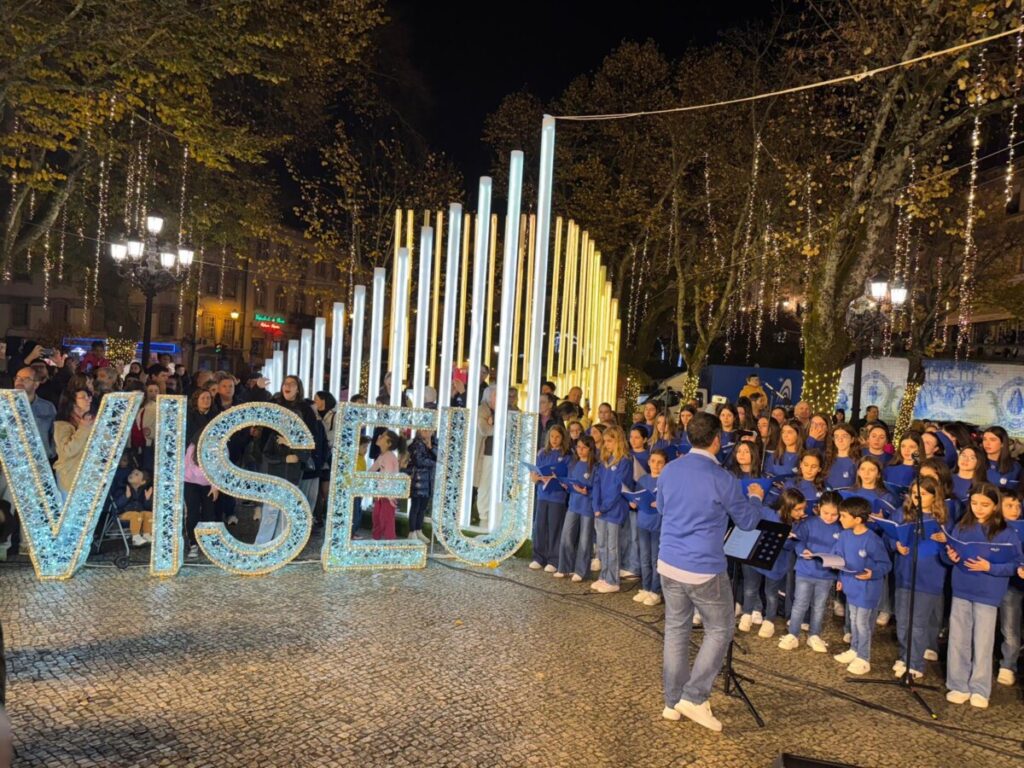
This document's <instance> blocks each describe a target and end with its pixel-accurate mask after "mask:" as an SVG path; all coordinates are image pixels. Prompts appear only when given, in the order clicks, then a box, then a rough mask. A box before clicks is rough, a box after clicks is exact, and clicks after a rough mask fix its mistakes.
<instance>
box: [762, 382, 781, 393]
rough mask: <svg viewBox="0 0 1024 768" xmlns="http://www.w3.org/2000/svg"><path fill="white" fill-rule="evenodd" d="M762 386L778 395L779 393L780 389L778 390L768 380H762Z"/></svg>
mask: <svg viewBox="0 0 1024 768" xmlns="http://www.w3.org/2000/svg"><path fill="white" fill-rule="evenodd" d="M761 386H762V387H764V388H765V389H767V390H768V391H769V392H774V393H775V394H776V395H778V394H779V390H777V389H776V388H775V387H773V386H772V385H771V384H769V383H768V382H767V381H762V382H761Z"/></svg>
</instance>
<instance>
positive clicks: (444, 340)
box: [437, 203, 462, 408]
mask: <svg viewBox="0 0 1024 768" xmlns="http://www.w3.org/2000/svg"><path fill="white" fill-rule="evenodd" d="M461 240H462V206H461V205H459V204H458V203H452V204H451V206H449V208H448V257H447V260H446V262H445V268H444V325H443V327H442V329H441V366H440V369H439V370H440V378H439V379H438V382H437V407H438V408H442V407H444V408H447V407H448V406H449V405H450V404H451V402H452V356H453V355H454V354H455V320H456V311H457V309H458V306H457V305H458V298H459V297H458V296H457V295H456V294H457V292H458V288H457V286H458V284H459V255H460V251H459V247H460V243H461Z"/></svg>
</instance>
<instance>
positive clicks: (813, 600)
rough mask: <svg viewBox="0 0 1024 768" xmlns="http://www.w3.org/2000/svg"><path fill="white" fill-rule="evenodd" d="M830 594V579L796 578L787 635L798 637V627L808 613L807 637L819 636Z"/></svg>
mask: <svg viewBox="0 0 1024 768" xmlns="http://www.w3.org/2000/svg"><path fill="white" fill-rule="evenodd" d="M831 592H832V581H831V580H830V579H806V578H804V577H803V576H797V577H796V589H795V590H794V593H795V594H794V595H793V611H792V613H790V615H789V634H791V635H794V636H795V637H799V636H800V625H801V624H803V621H804V618H805V617H806V616H807V613H808V611H810V614H811V618H810V621H809V622H808V623H809V624H810V625H811V629H810V632H809V633H808V636H810V637H813V636H814V635H819V636H820V635H821V625H822V623H823V622H824V621H825V609H826V608H827V607H828V596H829V594H830V593H831Z"/></svg>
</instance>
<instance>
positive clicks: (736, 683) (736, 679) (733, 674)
mask: <svg viewBox="0 0 1024 768" xmlns="http://www.w3.org/2000/svg"><path fill="white" fill-rule="evenodd" d="M734 648H739V649H740V653H746V652H747V651H746V649H745V648H744V647H743V646H742V645H740V644H739V643H738V642H737V641H736V640H735V639H734V640H731V641H730V642H729V650H728V651H726V654H725V669H724V670H723V673H722V674H724V675H725V695H726V696H733V697H735V698H737V699H743V703H744V704H746V705H747V709H749V710H750V714H751V715H752V716H753V718H754V722H756V723H757V727H758V728H764V720H762V719H761V715H760V714H759V713H758V711H757V707H755V706H754V702H752V701H751V700H750V697H749V696H747V693H746V691H744V690H743V686H742V685H741V684H740V680H742V681H743V682H745V683H753V682H754V680H753V679H752V678H749V677H746V676H744V675H741V674H740V673H739V672H737V671H736V668H735V667H733V665H732V651H733V649H734ZM733 689H735V692H734V691H733Z"/></svg>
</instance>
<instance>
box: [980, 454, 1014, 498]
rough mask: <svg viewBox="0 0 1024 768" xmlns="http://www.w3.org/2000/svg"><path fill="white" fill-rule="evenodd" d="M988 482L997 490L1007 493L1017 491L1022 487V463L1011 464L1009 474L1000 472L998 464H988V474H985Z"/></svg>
mask: <svg viewBox="0 0 1024 768" xmlns="http://www.w3.org/2000/svg"><path fill="white" fill-rule="evenodd" d="M985 474H986V476H987V477H988V481H989V482H990V483H992V485H994V486H995V487H996V488H998V489H1000V490H1002V491H1006V490H1015V489H1017V488H1018V487H1019V486H1020V463H1018V462H1016V461H1014V462H1013V463H1012V464H1010V471H1009V472H1000V471H999V469H998V467H997V466H996V463H995V462H994V461H990V462H989V463H988V472H986V473H985Z"/></svg>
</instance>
